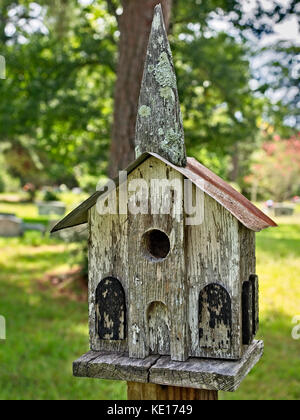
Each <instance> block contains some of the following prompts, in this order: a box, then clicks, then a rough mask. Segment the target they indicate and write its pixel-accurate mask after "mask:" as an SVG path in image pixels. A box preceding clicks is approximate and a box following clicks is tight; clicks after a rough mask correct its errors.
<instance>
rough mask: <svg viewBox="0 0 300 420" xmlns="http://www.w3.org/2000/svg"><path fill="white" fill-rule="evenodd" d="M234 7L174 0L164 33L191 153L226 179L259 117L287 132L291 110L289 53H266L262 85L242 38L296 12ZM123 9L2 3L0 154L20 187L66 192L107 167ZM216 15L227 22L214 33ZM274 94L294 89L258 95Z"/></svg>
mask: <svg viewBox="0 0 300 420" xmlns="http://www.w3.org/2000/svg"><path fill="white" fill-rule="evenodd" d="M123 1H125V0H123ZM242 3H243V2H240V1H235V0H230V1H228V0H226V1H225V0H207V1H205V2H204V1H202V2H201V1H194V0H193V1H192V0H186V1H185V2H181V1H178V0H174V3H173V17H172V24H171V31H170V40H171V44H172V49H173V52H174V59H175V65H176V69H177V73H178V83H179V92H180V98H181V102H182V108H183V114H184V121H185V131H186V141H187V146H188V149H189V151H190V152H191V153H193V154H194V155H196V156H197V157H199V158H200V159H201V160H202V161H203V162H204V163H206V164H209V165H210V166H212V168H213V169H215V170H216V171H217V172H218V173H220V174H221V175H223V176H225V177H228V178H230V177H231V178H232V180H237V179H239V177H240V178H241V177H242V176H243V174H244V173H245V171H246V170H247V166H248V163H249V159H248V157H249V155H250V153H251V152H252V151H253V150H254V149H255V147H256V145H257V133H258V131H259V129H260V125H261V124H262V121H263V120H266V121H268V122H269V124H273V125H276V129H278V130H279V131H280V130H282V132H284V130H285V133H289V132H290V131H293V129H294V128H293V127H292V128H291V127H289V126H288V125H286V124H285V123H287V124H289V123H290V121H291V117H293V118H294V119H295V117H296V116H297V113H296V108H297V106H298V105H299V87H298V85H297V84H298V79H297V74H296V73H295V71H296V70H295V60H296V57H297V55H298V54H299V50H298V49H297V47H295V46H293V45H287V44H279V45H277V46H276V47H274V51H275V52H276V54H277V60H276V59H274V56H273V58H272V60H271V59H270V60H269V61H270V63H269V64H270V65H269V67H268V68H269V69H270V70H269V71H270V74H271V73H272V72H273V74H274V77H273V78H271V79H272V80H271V81H270V80H263V79H260V76H259V75H255V74H253V73H252V71H251V65H250V60H251V56H252V54H253V48H252V46H251V43H249V36H248V34H249V33H250V32H251V34H252V35H253V36H256V37H261V36H262V35H263V34H265V33H269V32H271V31H272V25H274V22H281V21H283V20H284V19H286V18H287V17H288V16H289V15H291V14H295V13H297V9H296V6H297V2H295V1H291V2H290V4H289V6H288V7H284V6H280V5H279V4H278V2H275V7H274V8H273V10H272V13H271V12H270V11H266V10H265V9H263V5H262V2H260V1H258V2H257V7H256V8H255V9H253V11H252V12H251V14H250V15H249V13H246V12H245V10H244V9H243V5H242ZM122 4H123V2H121V1H118V0H112V1H108V0H107V1H105V0H98V1H93V0H90V1H89V2H87V1H85V2H83V1H82V2H78V1H77V0H37V1H36V2H35V3H32V2H30V1H29V0H20V1H16V0H1V3H0V54H1V55H3V56H5V58H6V62H7V79H6V80H5V81H4V80H0V98H1V99H0V142H1V145H2V147H1V151H0V153H2V155H3V154H4V156H5V162H6V166H7V169H8V170H9V171H10V172H11V173H12V174H13V175H15V176H17V177H19V178H20V179H21V181H22V182H23V183H25V182H28V181H30V182H33V181H34V182H35V183H36V184H37V185H41V184H45V183H54V182H55V183H57V182H66V183H68V184H69V185H73V184H76V183H77V182H78V181H80V180H81V179H83V178H84V177H86V176H87V175H88V176H99V175H101V174H102V173H103V172H104V171H105V169H106V165H107V160H108V150H109V143H110V135H111V125H112V118H113V99H112V98H113V91H114V86H115V81H116V66H117V59H118V55H117V52H118V40H119V35H120V34H119V31H118V17H119V15H120V13H122ZM220 20H222V22H227V24H228V27H226V28H225V29H223V30H220V29H218V28H217V29H216V28H215V27H214V22H216V21H220ZM252 35H251V36H252ZM255 53H256V54H257V53H258V52H257V50H256V51H255ZM259 53H261V52H259ZM275 58H276V57H275ZM296 67H297V66H296ZM253 77H256V78H257V80H258V82H259V83H258V87H257V89H256V90H253V89H251V88H250V81H251V80H252V79H253ZM283 88H285V89H287V90H289V89H291V88H293V89H294V93H295V94H294V96H293V97H291V98H290V97H289V96H288V95H285V96H284V97H283V98H282V100H279V101H277V102H276V104H274V103H273V102H272V101H270V100H268V99H266V97H265V96H263V94H264V93H265V92H266V91H267V90H270V89H272V90H273V91H278V90H279V89H283ZM296 89H298V90H297V93H296ZM287 116H289V117H290V119H288V118H286V117H287ZM283 117H285V118H283ZM296 122H297V121H296ZM293 124H294V126H295V121H293ZM241 158H242V159H241Z"/></svg>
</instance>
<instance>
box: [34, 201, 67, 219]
mask: <svg viewBox="0 0 300 420" xmlns="http://www.w3.org/2000/svg"><path fill="white" fill-rule="evenodd" d="M37 206H38V210H39V215H40V216H51V215H52V214H54V215H57V216H63V215H64V214H65V213H66V206H65V204H64V203H62V202H60V201H49V202H40V203H38V204H37Z"/></svg>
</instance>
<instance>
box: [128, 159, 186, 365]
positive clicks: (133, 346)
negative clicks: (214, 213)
mask: <svg viewBox="0 0 300 420" xmlns="http://www.w3.org/2000/svg"><path fill="white" fill-rule="evenodd" d="M154 177H155V179H156V180H158V181H162V184H161V187H159V185H158V184H157V182H155V184H153V183H151V180H152V179H153V178H154ZM135 178H139V179H143V180H144V182H145V183H146V184H147V185H149V186H151V188H152V192H153V194H152V195H151V203H150V200H149V198H148V196H146V195H142V196H141V197H139V205H140V207H141V208H142V209H144V208H148V206H150V205H151V207H152V210H154V211H151V214H140V215H138V216H136V215H133V214H129V215H128V266H129V291H130V308H129V311H130V314H129V324H130V325H129V331H128V333H129V354H130V356H131V357H140V358H144V357H147V356H148V355H149V354H151V352H155V351H157V350H158V342H159V349H160V350H161V351H162V352H163V353H166V352H167V350H168V348H170V354H171V356H172V359H173V360H186V359H187V357H188V347H187V300H188V296H187V287H186V274H185V252H184V223H183V194H182V189H183V177H182V175H181V174H179V173H178V172H177V171H176V170H174V169H172V168H170V167H169V166H168V165H166V164H163V163H162V162H160V161H158V160H157V159H155V158H154V157H151V158H150V159H148V160H147V161H146V162H144V163H142V164H141V165H140V166H139V168H138V169H136V171H134V172H133V173H132V174H131V175H130V176H129V178H128V182H129V183H130V182H131V180H133V179H135ZM164 180H168V181H170V182H171V183H172V184H173V185H174V186H175V187H176V186H177V187H179V190H181V192H178V195H179V196H178V197H176V196H175V195H174V194H175V193H174V189H172V188H171V189H170V190H166V189H165V188H164V185H165V184H164ZM129 200H130V199H129ZM168 204H169V205H170V209H167V207H168ZM178 210H180V211H179V212H177V211H178ZM149 213H150V212H149ZM153 213H154V214H153ZM177 213H178V214H177ZM152 229H157V230H160V231H162V232H164V233H165V234H166V235H167V236H168V238H169V241H170V253H169V255H168V256H167V257H166V258H165V259H161V258H156V259H155V258H151V256H149V253H148V252H145V249H144V245H143V244H144V241H143V237H144V234H145V233H146V232H148V231H149V230H152ZM153 305H154V307H153ZM151 312H152V316H151ZM149 314H150V317H149ZM153 323H155V324H156V326H157V329H156V331H155V330H154V328H153ZM162 329H163V331H164V333H162ZM168 330H169V331H168ZM150 341H151V343H150ZM151 347H152V348H151Z"/></svg>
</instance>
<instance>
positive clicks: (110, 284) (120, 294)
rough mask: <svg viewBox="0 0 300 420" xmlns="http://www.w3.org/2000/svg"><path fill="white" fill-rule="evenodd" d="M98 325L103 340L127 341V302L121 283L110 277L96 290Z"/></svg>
mask: <svg viewBox="0 0 300 420" xmlns="http://www.w3.org/2000/svg"><path fill="white" fill-rule="evenodd" d="M96 325H97V331H98V335H99V337H100V339H101V340H125V338H126V300H125V293H124V289H123V287H122V284H121V283H120V281H119V280H118V279H116V278H114V277H108V278H106V279H104V280H102V281H101V282H100V284H99V285H98V287H97V290H96Z"/></svg>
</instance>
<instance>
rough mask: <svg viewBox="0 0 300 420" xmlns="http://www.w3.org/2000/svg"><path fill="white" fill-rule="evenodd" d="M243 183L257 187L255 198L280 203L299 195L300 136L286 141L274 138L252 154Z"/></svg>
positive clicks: (277, 137)
mask: <svg viewBox="0 0 300 420" xmlns="http://www.w3.org/2000/svg"><path fill="white" fill-rule="evenodd" d="M245 181H246V182H247V183H248V184H249V186H250V187H251V186H252V188H253V186H256V187H257V190H256V194H257V195H258V198H267V197H269V198H271V199H273V200H275V201H278V202H281V201H285V200H287V199H291V198H292V197H293V196H296V195H300V136H299V135H298V136H294V137H292V138H290V139H287V140H285V139H281V138H280V136H278V135H276V136H274V138H273V140H272V141H267V142H265V143H264V144H263V145H262V148H261V149H260V150H258V151H257V152H256V153H255V154H254V156H253V163H252V165H251V173H250V175H249V176H247V177H246V178H245Z"/></svg>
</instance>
